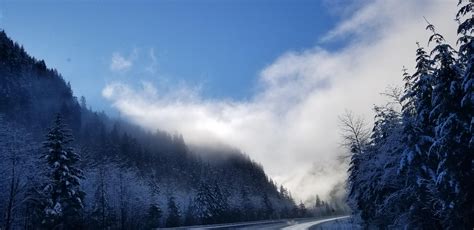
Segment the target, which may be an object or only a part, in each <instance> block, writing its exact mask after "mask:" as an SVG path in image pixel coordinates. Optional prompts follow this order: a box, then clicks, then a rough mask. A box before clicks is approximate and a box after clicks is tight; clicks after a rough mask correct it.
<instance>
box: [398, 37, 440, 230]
mask: <svg viewBox="0 0 474 230" xmlns="http://www.w3.org/2000/svg"><path fill="white" fill-rule="evenodd" d="M433 70H434V67H433V61H432V60H431V59H430V57H429V55H428V54H427V53H426V52H425V50H424V48H423V47H420V46H419V45H418V48H417V50H416V71H415V73H414V74H413V75H409V74H404V80H405V94H404V95H403V97H402V103H403V104H402V117H403V135H402V142H401V143H403V145H404V150H403V152H402V157H401V161H400V167H399V174H400V175H401V176H403V177H404V180H405V183H406V184H408V185H410V186H407V187H406V188H404V190H405V191H402V193H403V194H405V196H403V197H402V198H403V199H404V200H405V201H404V203H407V204H409V207H407V209H408V210H409V212H408V213H407V218H408V221H409V223H411V226H412V227H420V224H421V226H429V225H431V224H435V223H437V220H436V219H435V215H434V213H435V212H436V210H434V209H433V207H432V206H431V201H432V200H433V199H434V198H432V197H431V196H432V194H434V192H433V191H434V190H433V189H435V187H436V186H435V182H434V181H433V180H432V175H434V171H435V169H436V167H437V163H436V159H434V158H432V157H430V155H429V150H430V147H431V145H432V143H433V137H434V123H433V122H432V120H430V117H429V116H430V112H431V110H432V91H433ZM428 217H431V218H428Z"/></svg>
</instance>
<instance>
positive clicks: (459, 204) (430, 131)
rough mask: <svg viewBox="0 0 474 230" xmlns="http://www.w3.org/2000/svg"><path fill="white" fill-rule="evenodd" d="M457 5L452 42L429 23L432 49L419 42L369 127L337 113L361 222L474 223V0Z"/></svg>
mask: <svg viewBox="0 0 474 230" xmlns="http://www.w3.org/2000/svg"><path fill="white" fill-rule="evenodd" d="M453 4H454V1H453ZM458 7H459V11H458V13H457V15H455V18H456V20H457V21H458V22H459V27H458V30H457V33H458V41H457V47H456V46H454V45H450V44H448V43H447V42H446V41H445V40H444V38H443V36H442V35H441V34H440V33H439V31H437V30H436V29H435V26H434V25H431V24H428V26H427V30H428V31H429V32H430V33H431V36H430V37H429V39H428V40H429V43H428V44H429V46H430V50H428V49H426V48H424V47H422V46H421V45H419V44H418V49H416V69H415V72H414V73H413V74H409V73H407V72H406V70H405V72H404V74H403V80H404V81H405V86H404V90H397V89H392V90H390V91H389V92H388V93H385V94H386V95H388V96H389V97H390V98H391V101H390V102H389V103H387V105H385V106H376V107H375V108H374V110H375V113H376V116H375V123H374V125H373V129H372V130H368V129H367V128H366V126H365V124H364V122H363V120H361V119H359V118H357V117H354V116H353V115H352V114H346V115H345V116H343V117H342V123H343V127H344V138H345V140H346V146H347V147H348V149H349V150H350V152H351V162H350V168H349V174H350V175H349V179H348V182H349V183H348V187H349V199H348V201H349V204H350V206H351V207H352V209H353V212H354V215H355V216H356V217H357V218H359V220H360V222H361V224H362V225H363V226H364V227H365V228H378V229H472V228H473V227H474V218H473V217H474V200H473V197H474V194H473V192H474V183H473V182H474V175H473V171H474V170H473V169H474V159H473V156H474V138H473V131H474V117H473V116H474V80H473V74H474V70H473V63H474V52H473V51H474V40H473V32H474V31H473V30H474V18H473V15H474V3H473V1H472V0H466V1H464V0H460V1H459V4H458ZM421 16H422V15H420V17H421ZM428 20H429V19H428Z"/></svg>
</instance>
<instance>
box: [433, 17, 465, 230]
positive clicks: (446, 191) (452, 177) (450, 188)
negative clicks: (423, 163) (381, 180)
mask: <svg viewBox="0 0 474 230" xmlns="http://www.w3.org/2000/svg"><path fill="white" fill-rule="evenodd" d="M428 28H429V29H430V30H431V31H432V32H433V35H432V36H431V37H430V40H429V41H430V42H435V43H436V46H435V47H434V49H433V51H432V55H433V56H434V57H433V60H434V61H435V62H436V65H437V68H436V69H435V71H434V83H435V85H434V88H433V97H432V105H433V109H432V110H431V113H430V119H431V120H432V121H433V123H434V124H435V125H436V126H435V130H434V131H435V141H434V142H433V145H432V146H431V148H430V156H431V157H433V158H432V159H433V160H435V161H437V162H438V165H437V167H436V172H435V174H434V175H431V177H432V180H433V181H436V185H437V186H438V188H437V191H436V190H434V189H433V191H432V193H435V194H434V195H433V197H435V198H438V197H439V199H436V200H434V201H432V202H433V203H434V205H435V207H436V206H438V207H436V208H437V209H439V210H440V211H439V215H440V216H441V218H443V217H444V218H449V219H451V220H447V219H445V220H442V221H443V222H445V223H444V224H446V222H451V221H455V222H457V223H459V221H460V220H459V219H458V218H460V217H456V216H455V215H453V212H456V211H455V210H456V209H458V206H459V205H460V204H458V203H456V202H455V201H456V197H457V195H458V193H459V189H460V184H459V182H460V181H459V179H460V178H459V169H458V167H459V166H458V164H459V163H460V161H459V160H461V159H462V158H463V156H465V155H466V154H468V153H467V152H464V151H465V147H463V146H467V144H468V143H462V142H461V141H462V139H461V134H462V133H463V132H462V131H463V123H462V120H461V117H462V116H463V115H462V113H463V111H462V110H461V100H462V96H463V95H462V89H461V83H462V79H461V76H460V72H459V71H458V69H457V67H456V59H455V54H454V52H455V51H454V49H453V48H452V47H451V46H450V45H448V44H446V42H445V41H444V38H443V37H442V36H441V35H440V34H438V33H436V31H435V29H434V27H433V25H429V26H428ZM438 191H439V195H438V194H436V192H438ZM452 219H454V220H452ZM445 227H446V225H445Z"/></svg>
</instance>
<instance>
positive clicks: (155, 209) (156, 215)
mask: <svg viewBox="0 0 474 230" xmlns="http://www.w3.org/2000/svg"><path fill="white" fill-rule="evenodd" d="M161 213H162V212H161V209H160V206H158V205H157V204H151V205H150V207H149V208H148V213H147V217H146V224H145V225H146V227H147V228H149V229H155V228H159V227H160V218H161Z"/></svg>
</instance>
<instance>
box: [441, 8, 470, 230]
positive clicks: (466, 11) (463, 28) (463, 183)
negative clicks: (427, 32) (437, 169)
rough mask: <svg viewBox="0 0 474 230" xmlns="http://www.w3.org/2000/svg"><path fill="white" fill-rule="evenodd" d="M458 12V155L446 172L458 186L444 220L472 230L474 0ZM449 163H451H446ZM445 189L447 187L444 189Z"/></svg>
mask: <svg viewBox="0 0 474 230" xmlns="http://www.w3.org/2000/svg"><path fill="white" fill-rule="evenodd" d="M458 6H459V11H458V13H457V15H456V19H457V20H458V21H459V22H460V24H459V27H458V31H457V32H458V36H459V39H458V44H459V52H458V54H459V58H458V61H457V67H458V71H459V72H460V75H461V78H462V80H461V89H460V91H461V101H460V106H461V108H460V112H459V113H458V115H459V122H460V126H461V127H460V128H459V130H458V131H459V133H458V136H457V138H459V140H458V142H459V145H458V146H457V148H459V150H458V152H453V153H452V154H450V155H449V156H448V159H447V160H446V161H447V165H446V166H447V167H446V168H447V173H448V174H450V175H452V179H451V180H452V181H457V184H458V186H459V187H456V188H455V193H454V194H453V197H452V198H451V199H450V200H448V202H449V203H452V204H453V205H454V207H453V208H452V209H450V210H451V213H449V217H447V218H445V221H444V222H445V226H446V227H448V228H466V229H469V228H472V227H473V226H474V220H473V219H472V218H471V217H472V216H474V208H473V203H474V194H473V192H474V183H472V181H474V175H473V171H474V166H473V165H472V162H473V161H474V158H473V155H474V154H473V153H474V137H473V132H474V79H473V76H474V64H473V63H474V52H473V51H474V39H473V32H474V16H473V15H474V1H472V0H460V1H459V3H458ZM448 162H451V163H448ZM445 187H447V186H445Z"/></svg>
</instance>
